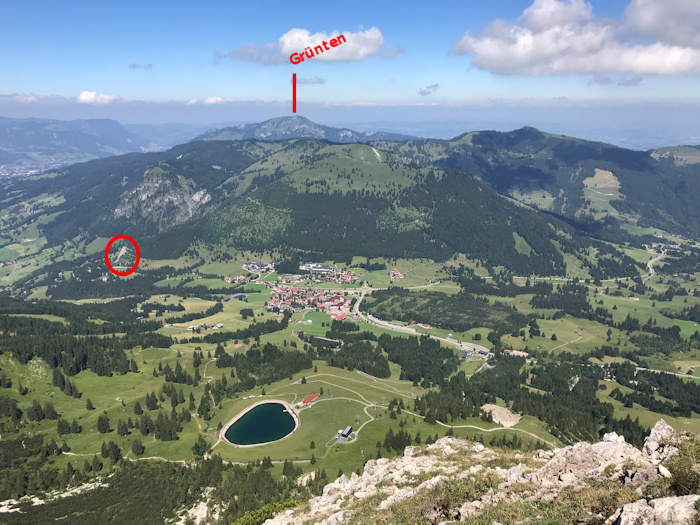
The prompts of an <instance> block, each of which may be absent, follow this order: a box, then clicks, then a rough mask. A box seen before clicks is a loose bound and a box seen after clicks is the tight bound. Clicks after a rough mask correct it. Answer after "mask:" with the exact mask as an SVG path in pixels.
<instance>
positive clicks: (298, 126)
mask: <svg viewBox="0 0 700 525" xmlns="http://www.w3.org/2000/svg"><path fill="white" fill-rule="evenodd" d="M295 138H315V139H320V140H328V141H330V142H339V143H343V144H347V143H354V142H370V141H374V140H392V141H403V140H412V139H414V138H415V137H410V136H408V135H400V134H398V133H388V132H385V131H353V130H350V129H347V128H333V127H330V126H324V125H322V124H318V123H316V122H313V121H312V120H309V119H308V118H306V117H304V116H301V115H291V116H283V117H275V118H271V119H268V120H266V121H264V122H259V123H255V124H239V125H237V126H230V127H226V128H222V129H213V130H210V131H207V132H206V133H204V134H202V135H199V136H198V137H195V138H194V139H193V140H246V139H258V140H288V139H295Z"/></svg>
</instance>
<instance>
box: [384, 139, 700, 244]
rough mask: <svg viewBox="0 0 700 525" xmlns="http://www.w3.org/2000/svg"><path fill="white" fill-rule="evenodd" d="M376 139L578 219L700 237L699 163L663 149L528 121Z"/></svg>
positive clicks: (385, 145)
mask: <svg viewBox="0 0 700 525" xmlns="http://www.w3.org/2000/svg"><path fill="white" fill-rule="evenodd" d="M376 145H377V147H381V148H385V149H388V150H390V151H392V152H395V153H396V154H399V155H404V156H406V157H409V158H411V159H414V160H416V161H418V162H420V163H421V164H428V165H436V166H440V167H445V168H455V169H460V170H464V171H466V172H467V173H469V174H470V175H473V176H475V177H478V178H480V179H481V180H483V181H484V182H485V183H487V184H488V185H489V186H490V187H491V188H493V189H495V190H496V191H498V192H499V193H501V194H504V195H508V196H510V197H513V198H515V199H517V200H519V201H521V202H523V203H525V204H528V205H530V206H533V207H536V208H538V209H542V210H546V211H550V212H552V213H555V214H558V215H561V216H563V217H566V218H568V219H572V220H576V221H577V222H579V223H581V224H583V225H585V224H589V225H594V224H598V225H599V226H601V225H604V226H607V227H609V228H615V227H616V226H619V225H625V224H638V225H639V226H656V227H659V228H662V229H665V230H667V231H672V232H678V233H683V234H686V235H692V236H698V235H700V208H699V207H698V206H697V203H696V201H695V198H694V195H697V194H698V192H699V191H700V165H698V164H693V163H689V162H678V158H677V157H676V156H673V155H671V154H670V153H669V152H668V151H666V150H659V151H657V152H644V151H633V150H627V149H624V148H619V147H616V146H611V145H608V144H603V143H599V142H590V141H586V140H581V139H575V138H571V137H565V136H562V135H551V134H547V133H543V132H541V131H539V130H536V129H534V128H527V127H526V128H522V129H519V130H516V131H512V132H508V133H500V132H495V131H480V132H473V133H466V134H463V135H460V136H458V137H455V138H454V139H452V140H449V141H448V140H420V141H410V142H405V143H402V144H396V143H381V144H376ZM684 151H685V150H684ZM687 153H688V152H686V154H687ZM684 158H685V157H684ZM674 160H675V162H674Z"/></svg>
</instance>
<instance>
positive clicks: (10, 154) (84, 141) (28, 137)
mask: <svg viewBox="0 0 700 525" xmlns="http://www.w3.org/2000/svg"><path fill="white" fill-rule="evenodd" d="M148 145H149V141H148V140H147V139H145V138H143V137H141V136H139V135H137V134H135V133H132V132H131V131H129V130H127V129H126V128H124V126H122V125H121V124H119V122H117V121H116V120H108V119H91V120H71V121H64V120H49V119H33V118H32V119H13V118H6V117H0V163H2V164H12V163H21V164H24V165H27V166H31V165H35V166H42V165H53V166H58V165H62V164H71V163H75V162H82V161H86V160H91V159H95V158H102V157H109V156H111V155H121V154H123V153H130V152H135V151H142V148H145V147H147V146H148Z"/></svg>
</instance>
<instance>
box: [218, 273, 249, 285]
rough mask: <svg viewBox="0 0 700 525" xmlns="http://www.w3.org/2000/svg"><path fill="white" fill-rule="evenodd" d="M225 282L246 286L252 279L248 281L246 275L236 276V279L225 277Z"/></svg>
mask: <svg viewBox="0 0 700 525" xmlns="http://www.w3.org/2000/svg"><path fill="white" fill-rule="evenodd" d="M224 281H226V282H227V283H242V284H245V283H247V282H248V281H250V279H248V278H247V277H246V276H245V275H237V276H234V277H224Z"/></svg>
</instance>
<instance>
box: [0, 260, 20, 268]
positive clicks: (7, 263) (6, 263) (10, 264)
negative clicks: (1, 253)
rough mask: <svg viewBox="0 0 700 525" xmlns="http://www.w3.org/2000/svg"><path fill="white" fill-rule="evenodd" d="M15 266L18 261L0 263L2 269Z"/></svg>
mask: <svg viewBox="0 0 700 525" xmlns="http://www.w3.org/2000/svg"><path fill="white" fill-rule="evenodd" d="M13 264H17V261H5V262H0V268H2V267H3V266H12V265H13Z"/></svg>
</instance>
